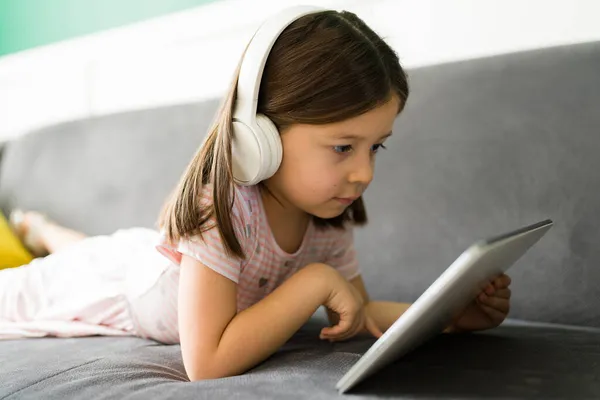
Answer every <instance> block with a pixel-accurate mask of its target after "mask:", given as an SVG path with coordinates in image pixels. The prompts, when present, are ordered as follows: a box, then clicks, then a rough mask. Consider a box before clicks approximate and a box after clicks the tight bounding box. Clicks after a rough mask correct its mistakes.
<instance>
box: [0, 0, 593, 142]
mask: <svg viewBox="0 0 600 400" xmlns="http://www.w3.org/2000/svg"><path fill="white" fill-rule="evenodd" d="M300 3H301V2H298V1H290V0H102V1H100V0H0V120H1V123H0V142H1V141H5V140H8V139H10V138H14V137H16V136H18V135H20V134H23V133H24V132H26V131H27V130H30V129H34V128H37V127H41V126H44V125H48V124H52V123H57V122H61V121H67V120H72V119H79V118H84V117H88V116H94V115H101V114H108V113H114V112H119V111H125V110H132V109H140V108H147V107H155V106H162V105H169V104H179V103H186V102H190V101H196V100H202V99H206V98H214V97H218V96H220V95H221V94H222V92H223V90H224V89H225V87H226V86H227V84H228V82H229V80H230V78H231V75H232V73H233V69H234V67H235V65H236V63H237V61H238V58H239V56H240V54H241V52H242V50H243V48H244V46H245V44H246V42H247V41H248V39H249V38H250V36H251V35H252V33H253V32H254V30H255V29H256V28H257V27H258V25H259V23H260V22H261V21H262V20H263V19H264V18H265V17H266V16H267V15H269V14H272V13H275V12H277V11H278V10H279V9H281V8H284V7H287V6H291V5H296V4H300ZM304 4H313V5H320V6H323V7H329V8H335V9H346V10H349V11H353V12H356V13H357V14H358V15H359V16H360V17H361V18H363V19H364V20H365V21H366V22H367V23H368V24H370V25H371V26H372V27H373V28H374V29H375V30H376V31H377V32H378V33H379V34H381V35H383V36H384V37H385V38H386V39H387V41H388V42H389V43H390V44H391V45H392V46H393V47H394V48H395V49H396V51H397V52H398V54H399V56H400V58H401V61H402V63H403V64H404V66H406V67H415V66H421V65H431V64H437V63H443V62H447V61H454V60H461V59H469V58H477V57H482V56H487V55H493V54H501V53H508V52H512V51H519V50H527V49H534V48H543V47H550V46H555V45H559V44H568V43H577V42H586V41H591V40H597V39H600V24H599V23H598V16H600V1H598V0H551V1H549V0H525V1H523V0H520V1H519V0H362V1H351V0H343V1H317V0H313V1H307V2H304Z"/></svg>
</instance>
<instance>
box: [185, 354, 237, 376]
mask: <svg viewBox="0 0 600 400" xmlns="http://www.w3.org/2000/svg"><path fill="white" fill-rule="evenodd" d="M185 370H186V373H187V376H188V379H189V380H190V382H197V381H206V380H211V379H220V378H228V377H230V376H231V375H232V374H231V373H228V372H227V371H226V370H224V369H223V368H219V364H218V363H216V362H215V361H214V360H212V359H211V360H203V361H201V362H198V363H197V364H196V365H192V366H189V367H186V368H185Z"/></svg>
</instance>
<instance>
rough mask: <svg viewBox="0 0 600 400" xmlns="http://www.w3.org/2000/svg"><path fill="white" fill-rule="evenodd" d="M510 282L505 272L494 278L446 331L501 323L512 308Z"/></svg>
mask: <svg viewBox="0 0 600 400" xmlns="http://www.w3.org/2000/svg"><path fill="white" fill-rule="evenodd" d="M510 282H511V280H510V278H509V277H508V275H504V274H502V275H500V276H499V277H497V278H496V279H494V280H493V281H492V282H491V283H490V284H489V285H488V286H487V287H486V288H485V289H484V290H483V291H482V292H481V293H480V294H479V296H477V298H476V299H475V300H473V302H471V303H470V304H469V305H468V306H467V308H466V309H465V311H464V312H463V313H462V314H461V315H459V316H458V317H457V318H456V319H455V320H454V322H453V323H452V324H451V325H450V326H449V327H448V328H447V330H446V331H447V332H461V331H477V330H484V329H490V328H495V327H497V326H498V325H500V324H501V323H502V322H503V321H504V319H505V318H506V316H507V315H508V312H509V310H510V295H511V292H510V289H509V288H508V286H509V285H510Z"/></svg>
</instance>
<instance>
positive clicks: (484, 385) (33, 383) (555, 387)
mask: <svg viewBox="0 0 600 400" xmlns="http://www.w3.org/2000/svg"><path fill="white" fill-rule="evenodd" d="M322 326H324V325H323V319H322V317H316V318H314V319H313V320H311V321H310V323H308V324H307V325H306V326H305V327H303V328H302V329H301V330H300V331H299V332H298V333H297V334H296V335H295V336H294V337H293V338H292V339H291V340H290V341H288V343H286V344H285V345H284V346H283V347H282V348H281V349H280V350H279V351H278V352H277V353H275V354H274V355H273V356H272V357H270V358H269V359H268V360H266V361H265V362H264V363H262V364H260V365H258V366H257V367H255V368H254V369H252V370H251V371H249V372H247V373H246V374H243V375H240V376H234V377H228V378H224V379H217V380H210V381H201V382H194V383H190V382H188V381H187V379H186V375H185V371H184V368H183V363H182V361H181V355H180V348H179V346H178V345H177V346H164V345H157V344H156V343H155V342H152V341H147V340H142V339H137V338H106V337H103V338H100V337H94V338H80V339H30V340H14V341H3V342H0V358H1V359H2V360H7V359H8V360H10V367H9V368H2V369H0V382H1V384H0V398H2V399H5V400H12V399H15V400H16V399H19V400H26V399H40V398H43V399H45V400H53V399H56V400H58V399H60V400H67V399H82V398H93V399H112V398H128V399H131V400H134V399H158V398H177V399H182V400H183V399H190V400H191V399H194V400H198V399H211V400H212V399H234V398H243V399H257V400H264V399H284V398H285V399H332V398H346V397H348V395H351V396H352V398H356V399H376V398H381V397H385V398H390V399H415V398H440V397H444V398H453V399H474V398H492V397H493V398H512V399H521V398H539V399H548V398H568V399H591V398H599V396H600V351H599V350H598V349H600V330H598V329H575V328H572V327H561V326H550V325H549V326H544V325H534V324H522V323H518V322H516V321H515V322H513V321H511V323H508V324H506V325H505V326H502V327H501V328H499V329H496V330H493V331H488V332H485V333H478V334H471V335H453V336H447V335H445V336H440V337H438V338H435V339H434V340H432V341H430V342H428V343H426V344H425V345H424V346H422V347H420V348H418V349H417V350H416V351H414V352H412V353H409V354H408V355H407V356H406V357H404V358H402V359H400V360H398V361H396V362H394V363H392V364H391V365H389V366H387V367H384V368H383V369H382V370H380V371H379V373H377V374H375V375H374V376H372V377H371V378H370V379H367V380H365V381H364V382H362V383H360V384H359V385H358V386H356V387H355V389H352V390H351V391H350V392H349V393H348V394H347V395H344V396H341V395H338V394H337V392H336V390H335V384H336V382H337V381H338V380H339V379H340V378H341V377H342V376H343V375H344V373H345V372H346V371H347V370H348V369H349V368H350V367H351V366H352V365H353V363H355V362H356V361H357V360H358V358H359V357H360V356H361V355H362V354H364V352H365V351H366V350H367V349H368V348H369V347H370V346H371V345H372V344H373V343H374V339H370V338H355V339H353V340H351V341H348V342H345V343H336V344H330V343H328V342H323V341H320V340H319V339H318V332H319V328H320V327H322Z"/></svg>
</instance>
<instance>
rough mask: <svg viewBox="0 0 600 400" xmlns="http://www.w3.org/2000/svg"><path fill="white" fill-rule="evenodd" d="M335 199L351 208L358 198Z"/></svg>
mask: <svg viewBox="0 0 600 400" xmlns="http://www.w3.org/2000/svg"><path fill="white" fill-rule="evenodd" d="M335 199H336V200H337V201H339V202H340V203H342V204H344V205H348V206H349V205H350V204H352V203H354V202H355V201H356V199H358V197H336V198H335Z"/></svg>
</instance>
